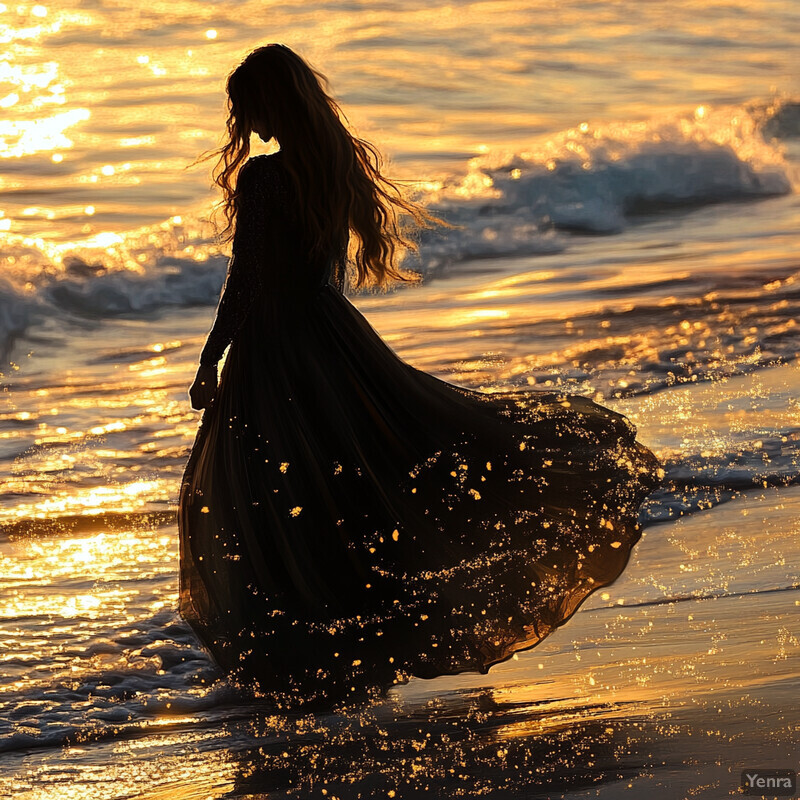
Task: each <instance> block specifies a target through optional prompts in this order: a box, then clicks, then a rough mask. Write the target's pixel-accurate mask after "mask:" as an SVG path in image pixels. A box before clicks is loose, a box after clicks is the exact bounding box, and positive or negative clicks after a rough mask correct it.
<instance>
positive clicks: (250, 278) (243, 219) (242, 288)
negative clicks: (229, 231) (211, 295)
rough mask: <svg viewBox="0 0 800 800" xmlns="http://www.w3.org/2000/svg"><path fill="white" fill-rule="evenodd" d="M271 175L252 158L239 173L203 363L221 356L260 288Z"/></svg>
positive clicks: (271, 226) (268, 238) (271, 217)
mask: <svg viewBox="0 0 800 800" xmlns="http://www.w3.org/2000/svg"><path fill="white" fill-rule="evenodd" d="M275 178H276V176H275V175H271V174H268V171H267V170H260V169H258V168H257V166H256V163H255V162H254V160H252V159H251V160H250V161H248V162H247V163H246V164H245V165H244V166H243V167H242V169H241V170H240V172H239V177H238V181H237V186H236V191H237V201H236V203H237V207H236V229H235V232H234V237H233V247H232V251H233V252H232V256H231V260H230V262H229V265H228V275H227V278H226V279H225V287H224V289H223V292H222V297H221V298H220V301H219V305H218V307H217V314H216V318H215V319H214V325H213V327H212V329H211V332H210V333H209V334H208V338H207V339H206V343H205V346H204V347H203V350H202V352H201V354H200V364H202V365H204V366H207V365H212V364H216V363H217V362H218V361H219V360H220V359H221V358H222V354H223V353H224V352H225V348H227V347H228V345H229V344H230V343H231V342H232V341H233V339H234V337H235V336H236V334H237V333H238V332H239V329H240V328H241V327H242V325H243V324H244V321H245V319H246V318H247V314H248V313H249V312H250V311H251V309H252V307H253V305H254V303H255V302H256V301H257V299H258V298H259V297H260V295H261V292H262V290H263V288H264V282H265V280H266V277H265V275H264V269H265V261H266V260H268V259H269V252H270V249H271V248H270V245H271V244H272V238H273V236H274V235H275V233H276V230H275V228H276V223H277V220H276V219H275V214H274V213H273V212H274V211H275V209H274V202H273V200H274V196H275V192H274V191H273V188H274V187H272V186H271V185H270V184H271V183H272V182H274V180H275Z"/></svg>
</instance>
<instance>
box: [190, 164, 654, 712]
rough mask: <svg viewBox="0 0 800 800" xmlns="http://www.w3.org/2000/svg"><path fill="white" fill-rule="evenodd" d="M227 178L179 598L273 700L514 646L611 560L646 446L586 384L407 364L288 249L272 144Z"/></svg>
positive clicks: (539, 631) (557, 621) (495, 656)
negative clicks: (228, 206) (511, 384)
mask: <svg viewBox="0 0 800 800" xmlns="http://www.w3.org/2000/svg"><path fill="white" fill-rule="evenodd" d="M238 187H239V193H240V195H239V196H240V206H239V210H238V213H237V231H236V236H235V239H234V243H233V257H232V261H231V264H230V269H229V274H228V278H227V281H226V285H225V291H224V293H223V296H222V299H221V301H220V305H219V308H218V311H217V317H216V320H215V323H214V327H213V330H212V331H211V333H210V334H209V337H208V341H207V343H206V346H205V348H204V349H203V353H202V356H201V363H216V362H217V361H218V360H219V359H220V358H221V356H222V354H223V352H224V350H225V348H226V347H227V346H228V344H230V351H229V353H228V357H227V359H226V361H225V364H224V367H223V369H222V372H221V375H220V383H219V388H218V390H217V396H216V399H215V401H214V404H213V405H212V406H211V407H210V408H209V409H207V410H206V411H205V412H204V413H203V418H202V421H201V424H200V426H199V429H198V432H197V437H196V440H195V443H194V446H193V448H192V451H191V455H190V457H189V461H188V464H187V467H186V471H185V475H184V478H183V483H182V486H181V493H180V504H179V532H180V613H181V615H182V616H183V617H184V619H186V620H187V621H188V623H189V624H190V625H191V627H192V628H193V630H194V631H195V632H196V634H197V636H198V637H199V638H200V640H201V641H202V643H203V644H204V645H205V646H206V648H207V649H208V650H209V651H210V653H211V655H212V656H213V658H214V660H215V661H216V662H217V663H218V664H219V666H220V667H222V669H223V670H225V672H227V673H228V674H229V675H230V677H231V678H232V679H233V680H234V682H235V683H237V684H239V685H243V686H248V687H250V688H252V689H254V690H256V691H257V692H259V693H261V694H262V696H269V697H271V698H272V699H273V700H274V701H275V702H276V703H277V704H278V705H279V706H280V707H282V708H288V707H293V706H301V705H302V706H306V707H308V704H309V703H311V704H319V703H323V704H325V703H330V704H334V703H336V702H338V701H340V700H345V699H352V698H363V697H367V696H370V695H375V694H378V695H380V694H382V693H384V692H385V690H386V689H387V688H388V687H391V686H392V684H394V683H405V682H407V681H408V679H409V677H410V676H418V677H422V678H430V677H435V676H438V675H443V674H452V673H457V672H464V671H477V672H481V673H485V672H487V671H488V669H489V667H490V666H491V665H493V664H497V663H498V662H500V661H504V660H506V659H508V658H510V657H511V656H512V655H513V653H514V652H516V651H518V650H525V649H528V648H531V647H533V646H534V645H536V644H537V643H538V642H540V641H541V640H542V639H543V638H544V637H546V636H547V635H548V634H549V633H551V632H552V631H553V630H554V629H555V628H557V627H558V626H560V625H562V624H563V623H565V622H566V621H567V620H568V619H569V618H570V616H571V615H572V614H573V613H574V612H575V611H576V609H577V608H578V606H579V605H580V604H581V603H582V602H583V601H584V600H585V599H586V598H587V597H588V596H589V595H590V594H591V593H592V592H594V591H596V590H597V589H599V588H601V587H603V586H607V585H608V584H610V583H612V582H613V581H614V580H615V579H616V578H617V577H618V576H619V575H620V573H621V572H622V570H623V569H624V567H625V565H626V563H627V561H628V558H629V556H630V552H631V549H632V547H633V546H634V544H635V543H636V542H637V540H638V539H639V537H640V535H641V531H640V528H639V526H638V525H637V521H636V520H637V511H638V508H639V506H640V504H641V502H642V500H643V499H644V497H645V496H646V495H647V494H648V493H649V492H651V491H652V490H653V489H654V488H656V487H657V486H658V485H659V484H660V482H661V477H662V476H663V471H662V470H661V468H660V467H661V465H660V463H659V461H658V460H657V459H656V457H655V456H654V455H653V454H652V453H651V452H650V451H649V450H648V449H647V448H646V447H644V446H642V445H641V444H639V443H638V442H636V440H635V436H636V431H635V428H634V426H633V425H632V424H631V423H630V422H629V421H628V420H627V419H626V418H625V417H624V416H622V415H620V414H617V413H615V412H613V411H611V410H609V409H607V408H604V407H602V406H600V405H598V404H596V403H594V402H593V401H591V400H589V399H587V398H584V397H581V396H577V395H565V394H559V393H557V392H540V391H520V392H506V393H498V394H491V395H490V394H485V393H482V392H476V391H469V390H467V389H463V388H460V387H458V386H454V385H452V384H449V383H447V382H445V381H442V380H439V379H437V378H435V377H433V376H431V375H428V374H426V373H425V372H421V371H419V370H417V369H415V368H414V367H412V366H410V365H409V364H406V363H405V362H404V361H402V360H401V359H400V358H398V356H397V355H396V354H395V353H394V352H393V351H392V349H391V348H390V347H389V346H387V345H386V344H385V343H384V342H383V340H382V339H381V338H380V337H379V336H378V334H377V333H376V332H375V330H374V329H373V328H372V327H371V326H370V325H369V323H368V322H367V321H366V319H365V318H364V317H363V316H362V315H361V314H360V313H359V312H358V311H357V310H356V308H355V307H354V306H353V305H352V304H351V303H350V302H349V301H348V300H347V299H346V298H345V296H344V295H343V294H342V292H341V291H340V288H338V284H339V280H338V279H337V278H336V276H335V274H334V270H333V268H332V267H331V265H330V264H327V265H314V264H312V263H310V262H308V260H307V259H306V256H305V249H304V247H303V235H302V231H301V230H299V229H298V227H297V224H296V222H295V218H294V215H293V213H292V195H291V191H290V183H289V180H288V178H287V175H286V173H285V172H284V167H283V164H282V154H280V153H277V154H274V155H269V156H258V157H256V158H251V159H250V160H249V161H248V162H247V163H246V165H245V166H244V168H243V169H242V170H241V172H240V177H239V184H238Z"/></svg>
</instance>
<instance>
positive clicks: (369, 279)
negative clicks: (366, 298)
mask: <svg viewBox="0 0 800 800" xmlns="http://www.w3.org/2000/svg"><path fill="white" fill-rule="evenodd" d="M323 84H324V85H325V86H326V87H327V86H329V83H328V80H327V78H326V77H325V76H324V75H323V74H322V73H320V72H318V71H317V70H316V69H314V68H313V67H311V66H310V65H309V64H308V63H307V62H306V61H305V60H303V59H302V58H301V57H300V56H299V55H297V54H296V53H295V52H293V51H292V50H291V49H290V48H288V47H286V46H285V45H282V44H268V45H265V46H263V47H259V48H257V49H256V50H254V51H253V52H251V53H250V54H249V55H248V56H247V57H246V58H245V59H244V61H242V63H241V64H239V66H238V67H236V69H235V70H234V71H233V72H232V73H231V74H230V75H229V76H228V80H227V85H226V88H227V94H228V99H227V107H228V112H229V113H228V119H227V123H226V126H227V136H226V141H225V143H224V144H223V145H222V146H221V147H220V148H218V149H217V150H213V151H211V152H210V153H208V154H207V155H206V156H204V157H201V159H200V160H205V159H206V158H210V157H212V156H214V155H218V156H219V160H218V162H217V164H216V166H215V168H214V170H213V173H212V175H213V179H214V182H215V183H216V184H217V185H218V186H219V187H220V188H221V189H222V193H223V201H222V209H223V211H224V215H225V221H226V224H225V227H224V228H223V229H222V231H221V233H220V239H221V241H222V242H228V241H230V240H231V239H232V238H233V236H234V233H235V226H236V210H237V195H236V188H235V186H236V175H237V173H238V170H239V169H240V167H241V166H242V164H243V163H244V161H245V160H246V159H247V157H248V155H249V153H250V135H251V133H252V132H253V131H254V130H256V129H257V128H258V129H259V130H267V131H268V132H269V133H271V134H272V136H274V138H275V139H277V140H278V143H279V144H280V148H281V151H282V153H283V163H284V165H285V167H286V170H287V172H288V174H289V176H290V177H291V180H292V183H293V184H294V188H295V190H296V191H295V192H294V195H295V197H297V198H299V207H298V209H297V210H298V213H299V215H300V221H301V224H302V225H303V229H304V231H305V232H306V236H307V237H308V241H309V243H310V244H309V258H310V259H312V260H315V259H317V258H320V259H330V258H333V260H334V264H335V266H336V270H337V275H338V278H339V281H340V282H344V280H345V279H347V280H348V281H349V284H350V285H352V286H354V287H362V286H372V287H385V286H386V285H388V284H390V283H392V282H396V281H402V282H413V281H417V280H419V277H420V276H419V274H418V273H416V272H413V271H409V270H407V269H403V268H401V267H400V266H399V263H398V262H399V258H400V254H401V253H402V251H403V250H411V251H414V252H418V251H419V247H418V245H417V243H416V242H415V241H414V240H413V239H412V238H410V236H409V233H410V232H411V231H410V228H409V227H407V226H405V225H401V222H400V217H401V216H402V215H405V216H406V218H408V217H411V218H412V219H413V221H414V222H415V223H416V225H417V226H419V227H420V228H433V227H434V226H435V225H437V224H438V225H443V226H444V227H448V228H453V227H457V226H455V225H452V224H450V223H449V222H446V221H445V220H443V219H441V218H439V217H437V216H435V215H434V214H432V213H430V212H429V211H427V210H426V209H425V208H424V207H423V206H422V205H420V204H418V203H416V202H414V201H412V200H410V199H408V198H406V197H404V196H403V193H402V192H401V190H400V188H399V187H398V185H397V183H398V182H396V181H392V180H389V179H388V178H386V177H384V176H383V175H382V174H381V169H382V167H383V159H382V157H381V155H380V153H379V151H378V150H377V149H376V148H375V147H374V146H373V145H372V144H370V143H369V142H367V141H364V140H363V139H360V138H358V137H357V136H355V135H353V134H352V133H351V132H350V131H349V130H348V129H347V127H346V126H345V124H344V123H343V121H342V120H345V121H347V118H346V116H345V115H344V113H343V112H342V110H341V109H340V107H339V105H338V104H337V103H336V101H335V100H334V99H333V98H332V97H331V96H330V95H329V94H328V93H327V92H326V91H325V89H324V88H323Z"/></svg>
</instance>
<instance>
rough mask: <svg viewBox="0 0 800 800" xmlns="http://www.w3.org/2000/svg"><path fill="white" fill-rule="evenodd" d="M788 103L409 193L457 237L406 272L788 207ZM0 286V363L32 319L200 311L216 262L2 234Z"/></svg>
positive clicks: (428, 244) (175, 224)
mask: <svg viewBox="0 0 800 800" xmlns="http://www.w3.org/2000/svg"><path fill="white" fill-rule="evenodd" d="M798 109H800V103H798V102H797V101H793V100H791V99H789V98H784V99H780V100H776V101H773V102H761V101H752V102H751V103H749V104H745V105H741V106H726V107H720V108H712V107H705V106H701V107H698V108H696V109H694V110H692V112H690V113H689V114H688V115H675V116H673V117H670V118H662V117H659V118H654V119H650V120H645V121H636V122H633V121H628V122H614V123H607V124H602V125H594V126H592V125H590V124H589V123H582V124H581V125H579V126H577V127H576V128H570V129H568V130H566V131H561V132H558V133H556V134H553V135H550V136H548V137H545V138H543V139H541V140H539V141H536V142H534V143H532V144H531V147H530V149H529V150H526V151H522V152H508V151H503V150H494V151H491V152H488V153H486V154H484V155H482V156H480V157H478V158H475V159H472V160H470V161H469V162H468V164H467V165H466V168H465V169H464V170H463V171H462V172H461V173H460V174H456V175H450V176H448V177H446V178H444V179H443V180H441V181H439V182H437V183H436V184H433V185H427V186H423V187H421V188H420V189H419V190H418V198H417V199H419V200H420V201H421V202H422V203H423V204H425V205H427V206H428V207H430V208H431V209H432V210H433V211H435V212H437V213H439V214H441V215H442V216H443V217H445V218H446V219H448V220H449V221H450V222H453V223H455V224H456V225H459V226H461V227H460V228H459V229H456V230H448V231H447V232H446V234H444V235H443V234H442V233H441V232H430V231H423V232H422V234H421V236H420V251H419V254H411V255H409V257H408V260H407V264H408V266H410V267H411V268H414V269H417V270H419V271H420V272H422V273H423V274H424V275H427V276H433V275H435V274H436V273H437V271H439V270H440V269H441V268H442V267H445V266H448V267H449V266H451V265H453V264H458V263H460V262H465V261H470V260H475V259H480V258H487V257H507V256H521V255H537V254H548V253H559V252H563V251H565V250H567V249H568V248H569V246H570V241H571V240H572V238H573V237H574V236H575V235H586V234H603V235H609V234H615V233H620V232H621V231H623V230H625V229H626V228H627V227H629V226H630V225H632V224H635V223H636V220H637V218H639V217H640V216H641V215H642V214H648V215H652V214H661V213H664V212H669V211H670V210H674V209H675V208H692V207H699V206H703V205H707V204H709V203H718V202H723V201H731V200H748V199H758V198H764V197H770V196H776V195H783V194H789V193H791V192H792V191H793V185H794V182H795V178H794V170H795V167H794V165H792V164H791V163H790V162H789V161H787V159H786V157H785V152H784V149H783V145H782V143H781V142H782V139H785V138H791V137H796V136H798V134H799V133H800V130H799V129H800V111H798ZM0 254H2V255H4V256H6V258H7V259H8V261H9V264H11V265H15V266H13V267H10V268H9V269H8V271H7V276H6V278H4V279H3V281H2V282H0V355H4V356H7V354H8V351H9V347H10V345H11V344H12V343H13V341H14V340H15V338H16V337H19V336H20V335H22V334H23V333H24V332H25V331H26V330H27V329H28V328H30V327H31V326H32V325H34V324H36V322H37V321H38V320H41V319H42V318H43V317H46V316H53V315H58V316H63V317H65V318H67V319H69V318H87V317H88V318H95V319H98V318H106V317H114V316H119V315H134V316H136V315H139V316H141V315H146V314H149V313H151V312H153V311H155V310H158V309H162V308H165V307H169V306H192V305H214V304H215V303H216V302H217V300H218V299H219V294H220V289H221V285H222V281H223V278H224V273H225V269H226V264H227V258H226V257H225V256H224V255H223V254H221V253H220V252H219V250H218V248H217V247H216V245H215V244H214V242H213V239H212V237H211V235H210V227H209V225H208V221H207V219H206V218H205V217H203V216H198V217H196V218H191V217H184V218H179V217H173V218H171V219H170V220H169V221H165V222H164V223H162V224H160V225H157V226H152V227H149V228H146V229H140V230H137V231H132V232H127V233H123V234H118V233H114V232H104V233H101V234H98V235H96V236H94V237H93V239H91V240H87V241H85V242H81V243H72V244H68V245H54V244H52V243H50V244H48V243H45V242H43V241H40V240H31V239H28V238H24V239H23V238H21V237H14V236H10V235H6V236H5V237H4V240H3V242H2V245H0Z"/></svg>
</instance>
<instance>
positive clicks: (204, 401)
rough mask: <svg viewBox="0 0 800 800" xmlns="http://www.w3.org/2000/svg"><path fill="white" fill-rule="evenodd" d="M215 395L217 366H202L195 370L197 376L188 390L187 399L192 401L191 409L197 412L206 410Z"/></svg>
mask: <svg viewBox="0 0 800 800" xmlns="http://www.w3.org/2000/svg"><path fill="white" fill-rule="evenodd" d="M216 393H217V365H216V364H207V365H205V366H203V365H202V364H201V365H200V366H199V367H198V368H197V375H196V376H195V379H194V383H193V384H192V385H191V388H190V389H189V399H190V400H191V401H192V408H194V409H195V410H197V411H199V410H200V409H201V408H208V407H209V406H210V405H211V403H213V402H214V395H215V394H216Z"/></svg>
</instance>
